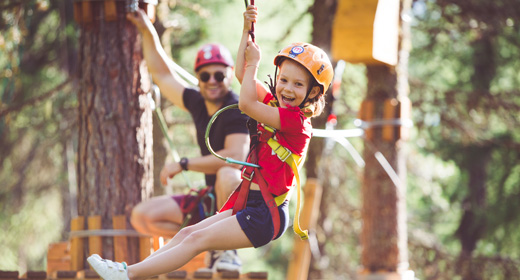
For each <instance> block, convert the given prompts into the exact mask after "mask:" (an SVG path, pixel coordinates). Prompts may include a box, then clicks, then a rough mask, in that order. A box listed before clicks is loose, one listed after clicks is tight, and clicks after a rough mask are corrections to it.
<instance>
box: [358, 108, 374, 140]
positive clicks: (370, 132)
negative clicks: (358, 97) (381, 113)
mask: <svg viewBox="0 0 520 280" xmlns="http://www.w3.org/2000/svg"><path fill="white" fill-rule="evenodd" d="M374 114H375V112H374V101H373V100H370V99H365V100H363V102H361V108H360V109H359V119H360V120H362V121H366V122H370V121H372V120H374ZM373 137H374V129H373V128H370V127H367V128H365V138H366V139H368V140H371V139H373Z"/></svg>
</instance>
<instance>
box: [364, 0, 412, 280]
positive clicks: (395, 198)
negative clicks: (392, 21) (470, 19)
mask: <svg viewBox="0 0 520 280" xmlns="http://www.w3.org/2000/svg"><path fill="white" fill-rule="evenodd" d="M410 6H411V1H409V0H403V1H401V10H400V12H401V14H405V15H406V14H407V13H408V12H409V9H410ZM400 18H401V20H400V23H399V24H400V27H401V28H400V31H401V32H400V38H399V39H400V40H399V61H398V65H397V67H393V66H386V65H368V66H367V78H368V85H367V96H366V99H365V100H366V101H368V102H371V103H372V104H373V114H372V115H371V116H370V117H371V118H372V119H373V120H382V119H385V116H384V115H383V114H384V110H385V107H384V102H389V101H390V100H396V101H399V102H401V101H404V100H407V96H408V91H409V89H408V82H407V79H408V71H407V68H408V54H409V47H410V43H409V40H410V37H409V36H410V33H409V26H408V22H406V21H403V20H402V19H403V18H405V17H400ZM401 104H403V103H401ZM396 118H397V117H396ZM395 127H396V129H394V133H397V132H398V131H399V129H400V128H399V126H395ZM370 133H372V135H370ZM398 135H399V134H398ZM403 144H404V142H403V141H401V140H400V136H397V137H394V138H393V139H391V140H390V139H384V137H383V133H382V126H374V127H373V128H372V129H371V132H367V134H366V138H365V150H364V158H365V163H366V165H365V170H364V180H363V189H362V197H363V198H362V199H363V206H362V219H363V227H362V233H361V243H362V247H363V249H362V255H361V264H362V266H363V268H364V270H365V271H366V272H368V273H374V272H381V271H386V272H390V273H394V272H397V273H403V272H405V271H406V270H407V269H408V249H407V239H408V238H407V228H406V166H405V154H404V152H403V150H402V148H403ZM379 153H380V154H379ZM376 154H377V155H378V157H379V159H378V158H376ZM381 156H384V158H385V159H386V161H387V162H388V163H389V165H390V166H391V167H392V169H393V170H395V174H396V175H397V176H396V178H394V180H392V179H391V177H390V176H391V174H388V171H385V169H384V168H383V166H382V161H384V159H382V157H381ZM390 173H391V171H390Z"/></svg>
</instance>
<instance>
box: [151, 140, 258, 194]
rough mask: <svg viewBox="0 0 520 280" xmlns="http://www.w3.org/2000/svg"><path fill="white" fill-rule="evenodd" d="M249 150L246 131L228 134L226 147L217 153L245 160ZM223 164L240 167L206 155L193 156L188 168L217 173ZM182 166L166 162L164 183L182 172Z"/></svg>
mask: <svg viewBox="0 0 520 280" xmlns="http://www.w3.org/2000/svg"><path fill="white" fill-rule="evenodd" d="M248 152H249V135H248V134H246V133H233V134H229V135H227V136H226V139H225V140H224V148H223V149H221V150H219V151H216V153H217V154H219V155H221V156H223V157H230V158H232V159H236V160H242V161H245V160H246V157H247V153H248ZM223 166H232V167H234V168H237V169H238V168H240V165H238V164H230V163H226V162H225V161H223V160H221V159H219V158H217V157H215V156H214V155H206V156H200V157H193V158H189V159H188V166H187V167H188V170H190V171H197V172H202V173H204V174H216V173H217V171H218V169H220V168H221V167H223ZM181 171H182V168H181V166H180V164H179V163H178V162H172V163H169V164H166V165H165V166H164V167H163V169H162V170H161V174H160V180H161V183H162V184H163V185H166V179H167V178H173V176H175V175H176V174H178V173H180V172H181Z"/></svg>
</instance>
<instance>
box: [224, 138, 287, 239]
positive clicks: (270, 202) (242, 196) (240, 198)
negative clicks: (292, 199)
mask: <svg viewBox="0 0 520 280" xmlns="http://www.w3.org/2000/svg"><path fill="white" fill-rule="evenodd" d="M259 134H260V137H259V140H260V141H261V142H267V140H269V138H271V136H272V135H273V133H272V132H270V131H267V130H264V129H259ZM257 148H258V145H256V146H255V147H254V148H253V150H252V151H251V153H250V155H249V158H248V162H251V163H258V158H257V156H258V155H257V153H258V151H257ZM253 177H255V178H257V182H258V186H259V187H260V192H261V193H262V197H263V198H264V201H265V203H266V204H267V207H268V208H269V211H270V213H271V217H272V220H273V228H274V232H273V237H272V238H271V239H274V238H275V237H276V236H278V234H279V232H280V212H279V211H278V205H276V201H275V199H274V196H273V195H272V194H271V193H270V192H269V191H268V188H267V187H268V186H267V182H266V181H265V179H264V176H262V172H261V169H260V168H255V167H250V166H246V167H244V169H243V170H242V182H241V183H240V185H239V187H238V194H237V199H236V201H235V205H234V206H233V214H236V213H237V212H238V211H240V210H242V209H244V208H246V204H247V197H248V194H249V188H250V186H251V180H253Z"/></svg>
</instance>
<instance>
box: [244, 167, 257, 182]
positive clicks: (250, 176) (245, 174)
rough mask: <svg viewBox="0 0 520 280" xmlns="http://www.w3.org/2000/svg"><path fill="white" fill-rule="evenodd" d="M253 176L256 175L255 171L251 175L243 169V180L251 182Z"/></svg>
mask: <svg viewBox="0 0 520 280" xmlns="http://www.w3.org/2000/svg"><path fill="white" fill-rule="evenodd" d="M253 175H255V171H254V170H253V171H252V172H251V173H250V174H247V173H246V168H244V169H242V178H243V179H246V180H248V181H249V182H251V180H253Z"/></svg>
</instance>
